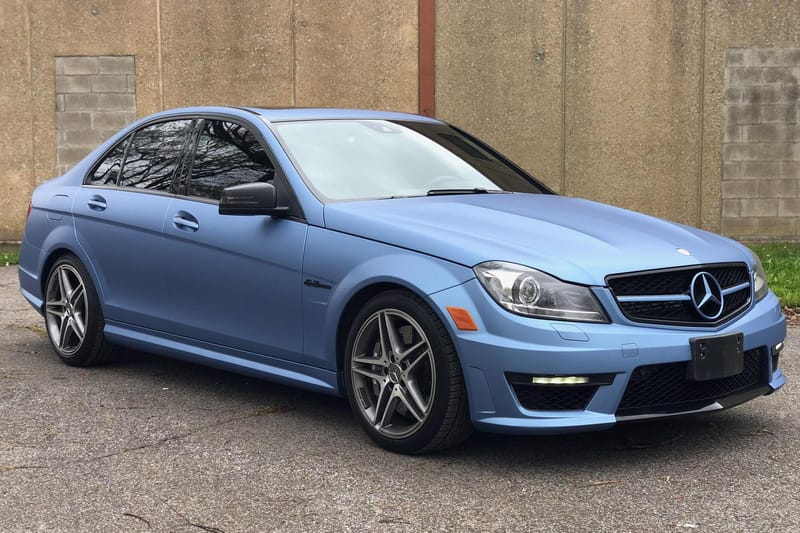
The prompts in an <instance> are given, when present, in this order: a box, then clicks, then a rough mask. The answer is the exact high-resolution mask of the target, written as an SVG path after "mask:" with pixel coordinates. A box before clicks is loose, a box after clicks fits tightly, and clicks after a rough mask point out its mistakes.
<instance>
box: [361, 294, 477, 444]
mask: <svg viewBox="0 0 800 533" xmlns="http://www.w3.org/2000/svg"><path fill="white" fill-rule="evenodd" d="M346 359H347V361H346V363H347V367H346V369H345V383H346V385H347V393H348V398H349V400H350V404H351V406H352V408H353V411H354V412H355V413H356V415H357V416H358V417H359V419H360V420H361V422H362V424H363V425H364V427H365V429H366V430H367V433H368V434H369V435H370V437H372V438H373V439H374V440H375V441H376V442H378V443H379V444H380V445H382V446H384V447H385V448H388V449H390V450H393V451H399V452H403V453H419V452H428V451H434V450H439V449H442V448H447V447H449V446H452V445H454V444H457V443H458V442H460V441H461V440H463V439H464V438H466V437H467V436H468V435H469V433H470V431H471V426H470V424H469V416H468V410H467V404H466V392H465V390H464V384H463V377H462V375H461V367H460V365H459V363H458V357H457V356H456V353H455V350H454V348H453V344H452V341H451V339H450V337H449V335H448V333H447V331H446V329H445V328H444V325H443V324H442V322H441V321H440V320H439V318H438V316H436V314H435V313H434V312H433V311H432V310H431V309H430V307H428V306H427V305H426V304H425V302H423V301H422V300H421V299H419V298H417V297H416V296H414V295H412V294H410V293H405V292H401V291H391V292H387V293H383V294H380V295H378V296H376V297H374V298H373V299H371V300H370V301H369V302H367V304H366V305H365V306H364V307H363V308H362V309H361V311H360V312H359V313H358V315H357V316H356V318H355V320H354V323H353V326H352V328H351V331H350V336H349V338H348V343H347V353H346Z"/></svg>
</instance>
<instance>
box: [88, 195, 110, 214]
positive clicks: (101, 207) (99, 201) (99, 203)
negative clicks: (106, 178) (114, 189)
mask: <svg viewBox="0 0 800 533" xmlns="http://www.w3.org/2000/svg"><path fill="white" fill-rule="evenodd" d="M86 203H87V204H88V205H89V209H92V210H93V211H105V210H106V207H108V204H106V199H105V198H103V197H102V196H99V195H97V194H95V195H94V196H92V197H91V198H89V201H88V202H86Z"/></svg>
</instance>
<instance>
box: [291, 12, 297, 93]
mask: <svg viewBox="0 0 800 533" xmlns="http://www.w3.org/2000/svg"><path fill="white" fill-rule="evenodd" d="M295 22H296V21H295V0H292V14H291V17H290V20H289V30H290V31H291V32H292V107H297V38H296V36H295V33H296V32H297V24H295Z"/></svg>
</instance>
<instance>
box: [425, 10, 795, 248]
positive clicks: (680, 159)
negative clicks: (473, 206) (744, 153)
mask: <svg viewBox="0 0 800 533" xmlns="http://www.w3.org/2000/svg"><path fill="white" fill-rule="evenodd" d="M799 44H800V1H797V0H795V1H773V0H750V1H748V2H739V1H724V0H706V1H692V0H672V1H670V0H614V1H605V0H594V1H589V0H587V1H578V0H564V1H555V0H554V1H546V0H542V1H536V2H526V1H523V0H505V1H502V2H491V3H488V2H486V3H483V2H471V1H469V0H437V41H436V45H437V52H436V59H437V68H436V76H437V79H436V82H437V115H439V116H440V117H441V118H444V119H445V120H448V121H451V122H453V123H455V124H458V125H462V126H464V127H465V128H467V129H470V130H472V131H474V132H475V133H476V134H477V135H478V136H480V137H482V138H483V139H484V140H486V141H487V142H489V143H490V144H492V145H494V146H497V147H498V148H499V149H500V150H501V151H504V152H506V153H507V154H508V155H509V156H510V157H511V158H512V159H514V160H515V161H517V162H518V163H520V164H521V165H522V166H524V167H525V168H527V169H528V170H530V171H531V172H532V173H533V174H534V175H536V176H537V177H539V178H540V179H542V180H543V181H544V182H545V183H547V184H549V185H550V186H551V187H553V188H554V189H555V190H557V191H559V192H561V193H562V194H568V195H576V196H584V197H588V198H592V199H596V200H600V201H603V202H608V203H612V204H616V205H619V206H622V207H626V208H632V209H636V210H639V211H644V212H647V213H651V214H655V215H658V216H662V217H666V218H669V219H672V220H676V221H679V222H683V223H688V224H692V225H695V226H699V227H703V228H706V229H710V230H713V231H720V230H722V231H725V232H726V233H728V234H730V235H732V236H736V237H743V238H766V239H771V238H791V239H795V240H798V239H800V228H799V227H798V226H797V224H798V222H797V221H796V220H795V219H794V218H792V219H791V220H789V218H787V217H789V215H788V213H790V212H791V213H794V212H795V211H791V209H794V208H795V207H797V206H796V204H795V203H791V202H789V201H788V200H784V201H783V202H782V203H781V205H784V213H786V217H784V220H783V221H781V220H777V218H776V217H771V218H770V217H766V218H764V219H763V220H760V221H759V228H761V229H760V230H759V231H758V232H755V231H750V232H745V233H742V232H740V231H738V228H740V227H741V223H739V222H738V221H735V220H733V219H731V220H729V221H727V223H726V224H725V225H724V226H723V225H722V224H721V209H722V206H721V169H722V151H723V150H722V149H723V146H722V145H723V111H724V110H723V106H724V99H723V92H724V64H723V60H724V57H725V50H726V49H727V48H731V47H744V48H754V47H768V46H772V47H793V46H794V47H796V46H798V45H799ZM794 98H795V99H794V101H792V102H789V101H786V102H783V103H785V104H787V105H795V106H796V105H797V104H798V101H797V95H794ZM793 142H794V146H793V148H791V150H794V152H791V153H792V154H796V153H798V152H797V150H798V149H800V145H798V144H797V142H798V140H797V139H794V141H793ZM792 157H794V155H792ZM795 159H797V158H795ZM791 164H792V163H787V164H786V165H785V166H786V167H787V168H788V167H789V166H790V165H791ZM772 178H773V179H774V176H773V177H772ZM756 185H757V186H758V184H756ZM773 185H774V184H773ZM773 185H765V186H763V187H764V188H765V190H766V188H768V187H771V186H773ZM787 187H789V188H790V189H791V185H787ZM778 203H779V202H778V201H777V200H776V202H775V204H776V206H777V205H778ZM770 205H771V204H770ZM790 208H791V209H790ZM776 214H777V209H776ZM792 217H794V215H792ZM767 219H769V220H767ZM787 220H788V221H789V224H788V227H787V224H786V223H785V222H787ZM737 224H738V225H737ZM762 229H763V231H762Z"/></svg>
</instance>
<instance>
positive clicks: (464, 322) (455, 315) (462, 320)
mask: <svg viewBox="0 0 800 533" xmlns="http://www.w3.org/2000/svg"><path fill="white" fill-rule="evenodd" d="M447 312H448V313H450V318H452V319H453V322H455V324H456V327H457V328H458V329H460V330H461V331H478V326H477V325H475V321H474V320H472V317H471V316H470V314H469V311H467V310H466V309H464V308H463V307H448V308H447Z"/></svg>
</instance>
